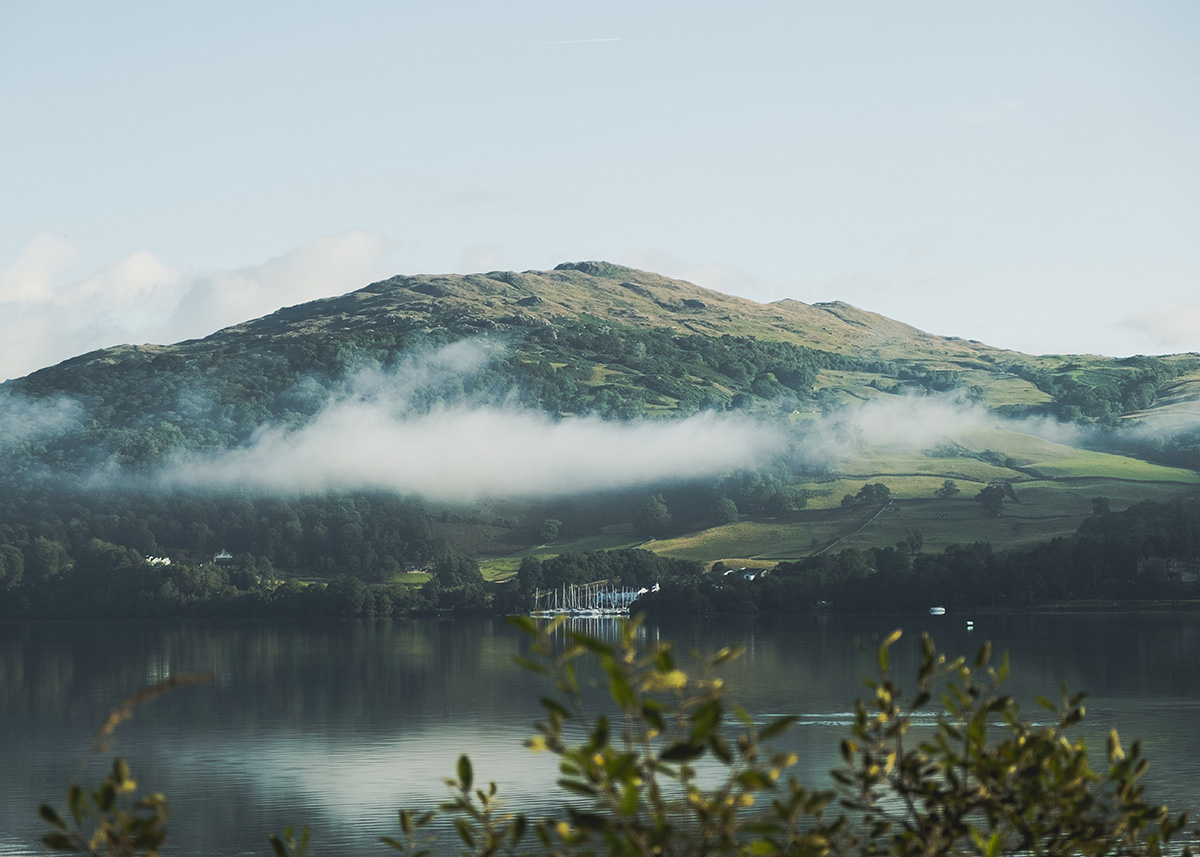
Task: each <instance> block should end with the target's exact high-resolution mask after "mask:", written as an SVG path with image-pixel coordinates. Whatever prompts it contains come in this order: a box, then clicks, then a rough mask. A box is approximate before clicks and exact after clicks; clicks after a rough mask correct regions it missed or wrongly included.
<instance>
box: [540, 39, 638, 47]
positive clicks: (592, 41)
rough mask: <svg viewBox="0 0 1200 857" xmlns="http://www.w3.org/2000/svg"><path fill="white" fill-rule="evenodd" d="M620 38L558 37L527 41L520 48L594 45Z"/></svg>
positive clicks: (615, 40)
mask: <svg viewBox="0 0 1200 857" xmlns="http://www.w3.org/2000/svg"><path fill="white" fill-rule="evenodd" d="M619 41H621V39H620V38H613V39H558V40H556V41H552V42H525V43H523V44H519V45H517V46H516V47H518V48H540V47H545V46H547V45H594V44H597V43H599V42H619Z"/></svg>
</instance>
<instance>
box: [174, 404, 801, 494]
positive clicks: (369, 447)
mask: <svg viewBox="0 0 1200 857" xmlns="http://www.w3.org/2000/svg"><path fill="white" fill-rule="evenodd" d="M781 441H782V437H781V435H780V434H779V432H777V431H775V430H772V429H771V428H770V427H769V426H767V425H764V424H761V423H757V422H755V421H753V420H750V419H748V418H744V417H737V416H725V415H718V414H701V415H697V416H693V417H689V418H687V419H682V420H643V421H637V422H607V421H604V420H601V419H597V418H594V417H569V418H565V419H554V418H551V417H550V416H547V415H545V414H542V413H539V412H536V411H530V410H516V409H513V410H503V409H499V408H494V407H476V406H470V405H462V406H452V407H445V408H437V409H435V410H433V411H432V412H429V413H425V414H418V415H404V414H397V413H396V411H395V410H394V409H393V408H391V407H389V404H388V403H387V402H385V401H373V402H361V401H354V402H339V403H337V404H335V405H333V406H331V407H330V408H328V409H327V410H325V411H324V412H322V413H321V414H320V415H318V416H317V418H316V419H315V420H314V421H313V422H312V423H310V424H309V425H307V426H305V427H304V428H301V429H298V430H294V431H287V430H282V429H268V430H264V431H262V432H260V433H259V434H258V435H257V436H256V437H255V439H254V440H253V442H252V443H251V444H249V445H248V446H246V447H244V448H241V449H237V450H233V451H230V452H226V453H221V454H218V455H215V456H204V457H199V458H193V459H191V460H188V461H184V462H180V463H178V464H177V465H175V466H174V467H172V468H171V469H170V470H169V471H167V472H166V473H164V474H163V477H162V478H163V480H164V481H165V482H167V483H168V484H172V485H175V486H180V487H197V488H208V489H211V488H227V487H243V488H252V489H258V490H264V491H272V492H289V493H290V492H314V491H329V490H337V489H351V488H353V489H387V490H392V491H397V492H400V493H404V494H419V495H421V496H423V497H426V498H429V499H433V500H440V501H449V502H455V501H457V502H469V501H474V500H478V499H481V498H488V497H533V496H550V495H563V494H576V493H583V492H588V491H595V490H611V489H619V488H626V487H633V486H637V485H641V484H650V483H662V482H666V481H675V480H686V479H694V478H701V477H705V476H715V475H718V474H721V473H725V472H728V471H730V470H737V469H746V468H749V469H753V468H755V467H757V466H758V465H759V464H761V463H762V462H763V461H765V460H766V459H767V458H768V457H770V456H771V455H773V454H775V453H776V452H778V450H779V449H780V446H781Z"/></svg>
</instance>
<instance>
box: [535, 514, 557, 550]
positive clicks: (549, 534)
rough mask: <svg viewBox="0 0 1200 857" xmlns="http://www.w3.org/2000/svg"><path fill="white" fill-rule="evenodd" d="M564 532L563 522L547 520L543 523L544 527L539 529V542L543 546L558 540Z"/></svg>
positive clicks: (555, 519)
mask: <svg viewBox="0 0 1200 857" xmlns="http://www.w3.org/2000/svg"><path fill="white" fill-rule="evenodd" d="M561 531H562V521H560V520H558V519H557V518H547V519H546V520H544V521H542V525H541V526H540V527H538V541H539V542H541V543H542V544H546V543H548V542H552V541H554V540H555V539H557V538H558V534H559V533H560V532H561Z"/></svg>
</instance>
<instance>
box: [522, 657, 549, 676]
mask: <svg viewBox="0 0 1200 857" xmlns="http://www.w3.org/2000/svg"><path fill="white" fill-rule="evenodd" d="M513 663H515V664H517V665H518V666H520V667H522V668H523V669H527V670H529V671H530V672H534V673H539V674H541V675H549V674H550V668H549V667H547V666H546V665H545V664H540V663H538V662H537V661H531V660H529V658H523V657H521V656H520V655H513Z"/></svg>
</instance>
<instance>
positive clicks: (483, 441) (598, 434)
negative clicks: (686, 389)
mask: <svg viewBox="0 0 1200 857" xmlns="http://www.w3.org/2000/svg"><path fill="white" fill-rule="evenodd" d="M505 354H506V351H505V347H504V345H503V343H500V342H496V341H494V340H486V339H475V340H463V341H459V342H456V343H454V344H451V345H448V346H445V347H442V348H439V349H436V350H430V351H429V352H427V353H425V354H420V355H412V356H410V357H408V358H407V359H406V360H404V361H402V362H401V363H400V364H399V365H397V366H393V367H389V368H383V367H380V366H370V367H366V368H362V369H360V370H359V371H356V372H353V373H351V374H350V375H348V376H346V377H344V378H341V379H340V380H337V381H336V382H334V383H332V384H330V383H329V382H328V379H327V380H326V382H325V386H321V384H320V383H318V381H317V380H316V379H307V380H306V381H304V382H302V384H301V385H300V387H298V388H297V389H296V390H293V391H292V392H293V393H294V394H295V395H294V396H293V398H297V399H305V400H307V401H314V402H317V403H318V404H317V405H316V411H315V413H313V415H312V416H311V417H310V418H308V419H307V420H306V421H304V422H303V423H302V424H299V425H297V424H296V421H295V420H292V421H287V420H283V421H272V422H269V423H266V424H264V425H261V426H260V427H259V428H258V429H257V431H254V432H253V434H252V435H250V436H249V440H247V441H246V442H244V443H242V444H241V445H239V446H237V447H236V448H232V449H225V450H221V451H206V452H200V451H196V450H195V449H191V450H188V449H183V450H179V449H177V450H176V451H174V452H172V453H170V454H169V455H168V456H167V457H166V458H165V459H164V458H160V459H157V460H156V461H157V463H156V464H154V466H153V467H152V469H150V470H149V471H147V469H146V468H145V467H141V468H135V470H136V472H134V471H131V470H129V469H128V468H126V467H124V466H123V465H120V464H118V463H117V462H118V461H119V458H118V456H117V455H116V454H115V453H106V452H102V453H101V454H100V456H98V457H99V458H100V459H101V460H102V459H103V457H104V456H110V457H109V458H108V461H109V463H108V465H107V466H98V467H97V469H96V470H94V471H93V472H91V473H90V476H89V475H87V474H85V478H84V480H83V481H84V482H89V483H90V484H91V485H93V486H95V487H97V488H108V487H114V486H122V485H123V486H124V487H128V488H131V489H135V490H136V489H139V488H167V489H171V490H180V491H228V490H238V491H241V490H244V491H252V492H261V493H272V494H276V493H279V494H295V493H324V492H329V491H355V490H386V491H393V492H396V493H400V494H406V495H419V496H422V497H424V498H427V499H430V500H435V501H440V502H461V503H470V502H474V501H477V500H481V499H490V498H495V499H502V498H536V497H554V496H564V495H573V494H584V493H590V492H594V491H614V490H616V491H619V490H623V489H630V488H637V487H639V486H652V485H667V484H672V483H674V484H679V483H687V482H693V481H697V480H706V479H709V478H711V477H717V476H721V475H724V474H729V473H732V472H736V471H747V470H756V469H762V468H767V467H769V468H771V469H772V470H773V471H774V472H776V473H777V474H781V473H782V471H787V472H790V473H794V474H796V475H797V476H800V475H801V474H803V473H810V474H811V473H814V472H820V471H836V470H838V469H839V468H840V467H844V466H845V467H848V466H851V465H850V464H849V462H850V461H851V460H856V461H855V465H853V466H856V467H857V466H859V465H860V464H862V463H863V461H864V459H863V456H864V455H865V456H869V455H871V454H872V453H879V454H882V455H892V454H914V453H920V452H922V451H927V450H933V449H939V448H942V447H945V446H947V445H949V446H951V447H953V446H955V445H958V446H961V447H965V448H968V449H974V450H975V451H981V450H979V449H977V448H976V447H977V445H978V444H986V443H989V442H991V443H996V442H1000V441H999V440H998V439H997V438H996V436H995V435H994V434H987V435H984V434H981V433H980V432H983V431H984V430H987V431H989V432H991V431H994V430H995V429H1005V430H1010V431H1014V432H1020V433H1023V434H1026V435H1036V436H1039V437H1041V438H1044V439H1046V440H1050V441H1055V442H1059V443H1065V444H1068V445H1072V446H1078V445H1087V444H1089V443H1093V442H1097V441H1099V440H1101V439H1103V440H1106V441H1109V442H1111V441H1112V440H1113V438H1114V437H1118V438H1119V437H1124V438H1126V440H1127V442H1128V443H1129V444H1130V446H1131V448H1132V445H1133V444H1134V443H1143V444H1147V445H1148V444H1149V441H1150V440H1152V439H1153V438H1152V437H1151V435H1150V432H1151V429H1150V428H1148V424H1147V423H1143V424H1141V425H1140V426H1137V427H1131V428H1130V429H1129V430H1128V431H1122V432H1116V433H1112V432H1110V433H1108V434H1107V435H1105V436H1104V437H1103V438H1101V435H1100V433H1099V431H1098V430H1095V429H1090V428H1088V427H1084V426H1078V425H1075V424H1067V423H1061V422H1058V421H1057V420H1054V419H1051V418H1039V419H1020V420H1013V419H1005V418H1004V417H1001V416H998V415H996V414H995V413H992V412H989V411H988V410H987V409H986V408H985V407H984V406H983V405H981V404H979V403H977V402H974V401H971V400H969V399H967V398H965V397H963V396H960V395H956V394H953V393H950V394H937V395H916V394H914V395H903V396H886V395H884V396H880V397H878V398H876V399H874V400H872V401H869V402H866V403H863V404H860V405H858V406H855V407H845V408H840V409H838V410H836V411H833V412H831V413H828V414H824V415H816V414H811V413H805V414H793V415H790V416H789V415H788V414H786V413H780V412H778V411H776V412H773V413H770V414H760V415H754V414H751V413H747V412H745V411H736V412H708V411H706V412H701V413H699V414H694V415H692V416H686V417H679V418H663V419H652V418H650V419H636V420H626V421H614V420H606V419H601V418H599V417H595V416H566V417H560V416H555V415H550V414H547V413H544V412H542V411H539V410H536V409H535V408H533V407H531V406H529V405H528V404H521V403H520V402H519V401H518V400H517V398H516V397H515V395H514V394H512V391H511V390H505V389H500V390H495V389H493V390H487V391H486V392H481V391H479V390H478V389H477V386H478V385H476V384H474V383H472V382H473V381H474V380H477V379H479V378H481V377H483V370H485V369H486V368H487V367H489V366H490V365H492V364H493V363H494V362H495V361H497V360H499V359H501V358H502V357H503V356H504V355H505ZM301 388H302V389H301ZM464 389H469V390H474V392H472V393H464V392H463V391H464ZM206 395H207V394H206V392H205V391H204V390H201V389H198V388H197V389H191V388H188V389H185V390H181V391H180V393H179V401H177V402H174V403H170V402H165V403H163V410H164V413H165V412H166V411H168V410H169V409H170V408H172V407H173V408H175V409H176V410H177V411H178V412H180V413H183V412H187V411H189V409H190V411H191V412H193V413H198V412H201V411H203V409H204V405H203V402H204V400H205V397H206ZM281 398H282V399H287V398H288V396H287V395H286V394H285V395H284V396H282V397H281ZM197 401H199V402H200V403H201V404H199V405H197V404H196V402H197ZM321 402H323V404H320V403H321ZM431 402H433V403H434V404H432V405H430V403H431ZM185 404H186V405H187V406H188V407H186V408H185V407H184V405H185ZM91 417H92V415H90V414H88V413H86V409H85V408H84V407H83V406H82V405H81V404H79V403H77V402H74V401H72V400H71V399H69V398H66V397H58V398H54V399H44V400H34V399H27V398H24V397H22V396H20V395H18V394H16V393H15V392H13V391H11V390H10V391H7V392H4V391H0V454H10V453H12V452H13V451H14V450H20V449H26V450H28V449H32V448H35V447H36V446H37V445H38V444H39V443H43V444H44V443H46V442H48V441H50V440H51V439H55V438H58V437H63V436H67V435H70V434H74V435H75V436H76V437H80V438H86V437H88V436H89V435H91V434H95V440H93V441H89V442H92V443H105V442H109V443H111V441H106V440H105V439H104V438H105V435H104V431H103V429H101V430H100V431H99V432H98V433H97V432H96V429H95V426H94V425H93V426H92V428H90V429H87V430H86V431H85V430H84V429H83V426H85V425H88V424H89V423H90V421H91ZM161 418H162V415H160V414H146V415H144V420H143V421H144V424H145V425H147V426H152V425H155V423H156V421H158V420H160V419H161ZM1196 429H1197V421H1196V420H1192V421H1191V422H1190V423H1189V422H1187V421H1184V422H1183V423H1178V424H1175V425H1172V426H1170V427H1169V432H1170V433H1172V434H1178V433H1179V432H1181V431H1195V430H1196ZM1164 431H1166V430H1164ZM94 460H96V459H95V458H94V459H93V461H94ZM43 463H44V462H43ZM49 475H52V474H49ZM76 475H77V476H78V475H79V474H78V473H77V474H76Z"/></svg>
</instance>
